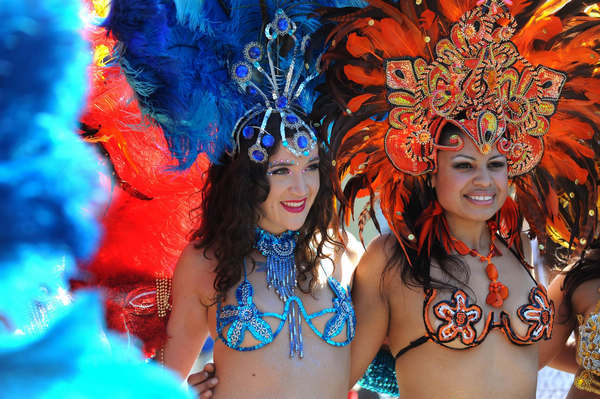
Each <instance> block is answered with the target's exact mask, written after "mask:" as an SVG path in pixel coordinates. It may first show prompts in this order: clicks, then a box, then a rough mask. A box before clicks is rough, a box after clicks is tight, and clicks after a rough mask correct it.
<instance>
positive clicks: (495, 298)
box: [450, 221, 508, 308]
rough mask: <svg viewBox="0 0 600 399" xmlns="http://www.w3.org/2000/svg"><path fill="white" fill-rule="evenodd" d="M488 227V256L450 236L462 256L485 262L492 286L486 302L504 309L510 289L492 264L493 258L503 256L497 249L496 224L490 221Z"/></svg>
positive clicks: (452, 244)
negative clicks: (503, 282)
mask: <svg viewBox="0 0 600 399" xmlns="http://www.w3.org/2000/svg"><path fill="white" fill-rule="evenodd" d="M488 227H489V229H490V249H489V251H488V254H487V255H486V256H484V255H482V254H480V253H479V252H478V251H477V250H475V249H472V248H469V247H468V246H467V244H465V243H464V242H462V241H461V240H459V239H458V238H456V237H453V236H452V235H450V240H451V246H452V249H454V250H455V251H456V252H457V253H458V254H460V255H471V256H473V257H475V258H479V260H480V261H481V262H485V263H486V264H487V265H486V267H485V272H486V274H487V276H488V278H489V279H490V285H489V287H488V291H489V293H488V295H487V297H486V299H485V302H486V303H487V304H488V305H490V306H493V307H495V308H500V307H502V304H503V303H504V300H505V299H506V298H508V287H507V286H505V285H504V284H502V283H501V282H500V281H498V269H497V268H496V265H494V263H493V262H492V258H493V257H494V256H496V255H502V253H501V252H500V251H499V250H498V248H496V245H495V240H496V231H497V230H498V228H497V226H496V223H494V222H492V221H489V222H488Z"/></svg>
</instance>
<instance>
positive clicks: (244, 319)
mask: <svg viewBox="0 0 600 399" xmlns="http://www.w3.org/2000/svg"><path fill="white" fill-rule="evenodd" d="M295 238H296V233H295V232H286V233H284V234H282V235H281V236H279V237H277V236H273V235H272V234H269V233H267V232H265V231H264V230H261V229H257V244H256V248H257V249H258V250H259V251H260V252H261V253H262V254H263V255H265V256H267V264H266V279H267V286H268V287H273V288H274V290H275V292H276V293H277V295H278V296H279V298H280V300H281V301H282V303H283V310H282V312H281V313H276V312H263V311H261V310H259V309H258V307H257V306H256V304H255V303H254V288H253V287H252V284H251V283H250V281H248V278H247V273H246V262H245V260H244V279H243V281H242V282H241V284H240V285H239V286H238V287H237V289H236V291H235V296H236V300H237V305H225V306H223V305H222V303H221V301H218V303H217V335H218V337H219V339H220V340H221V341H223V343H224V344H225V345H226V346H227V347H229V348H232V349H235V350H238V351H252V350H256V349H259V348H262V347H263V346H265V345H268V344H270V343H271V342H273V340H275V338H276V337H277V336H278V335H279V333H280V332H281V331H282V330H283V327H284V325H285V324H286V321H287V322H288V323H287V324H288V330H289V339H290V357H294V355H298V357H300V358H302V357H304V349H303V340H302V320H304V321H305V322H306V324H307V325H308V326H309V327H310V329H311V330H312V331H313V332H314V333H315V335H317V336H318V337H319V338H321V339H322V340H323V341H325V342H326V343H328V344H330V345H333V346H345V345H348V344H349V343H350V342H351V341H352V339H353V338H354V334H355V328H356V316H355V314H354V308H353V306H352V300H351V298H350V294H349V289H345V288H344V287H342V285H341V284H340V283H339V282H338V281H337V280H336V279H335V278H333V277H331V276H329V277H328V278H327V283H328V285H329V288H330V289H331V291H332V292H333V293H334V295H335V296H334V297H333V299H332V306H331V307H328V308H325V309H323V310H320V311H318V312H315V313H308V312H307V311H306V308H305V307H304V304H303V302H302V299H301V298H300V297H299V296H297V295H296V294H295V292H294V288H295V286H296V273H295V270H296V266H295V262H294V249H295V243H296V242H295ZM257 270H259V271H260V269H257ZM328 314H331V317H330V318H329V320H327V322H326V324H325V327H324V328H323V331H320V330H319V329H318V328H317V326H316V325H315V324H314V320H315V319H316V318H318V317H321V316H325V315H328ZM266 318H274V319H275V320H278V324H277V327H276V328H274V329H273V328H272V327H271V326H270V325H269V323H267V322H266V321H265V319H266ZM344 327H346V328H345V330H346V339H345V340H343V341H336V340H334V338H336V337H337V336H338V335H340V334H341V333H342V331H343V330H344ZM246 333H250V334H251V335H252V337H254V339H255V340H257V341H259V343H257V344H254V345H244V339H245V337H246Z"/></svg>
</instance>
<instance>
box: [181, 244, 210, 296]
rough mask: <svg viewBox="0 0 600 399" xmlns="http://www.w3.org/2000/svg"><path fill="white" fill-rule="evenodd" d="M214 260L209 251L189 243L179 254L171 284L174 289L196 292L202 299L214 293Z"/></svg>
mask: <svg viewBox="0 0 600 399" xmlns="http://www.w3.org/2000/svg"><path fill="white" fill-rule="evenodd" d="M215 266H216V258H215V257H214V256H213V255H212V253H211V251H210V250H206V251H205V250H204V249H201V248H196V246H195V243H194V242H191V243H189V244H188V245H187V246H186V247H185V248H184V250H183V252H182V253H181V256H180V257H179V260H178V262H177V266H176V267H175V272H174V273H173V283H174V286H175V287H174V288H175V289H183V290H185V291H192V292H196V293H198V294H199V295H201V296H202V297H205V296H207V294H211V295H212V293H213V291H214V287H213V283H214V279H215V272H214V268H215Z"/></svg>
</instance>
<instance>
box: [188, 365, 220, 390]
mask: <svg viewBox="0 0 600 399" xmlns="http://www.w3.org/2000/svg"><path fill="white" fill-rule="evenodd" d="M187 383H188V384H189V386H190V387H192V389H193V390H194V391H195V392H196V395H197V397H198V399H206V398H211V397H212V395H213V388H214V387H215V386H216V385H217V384H218V383H219V380H218V379H217V377H215V364H214V363H206V364H205V365H204V368H203V369H202V371H199V372H197V373H194V374H192V375H190V376H189V377H188V379H187Z"/></svg>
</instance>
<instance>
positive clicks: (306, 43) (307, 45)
mask: <svg viewBox="0 0 600 399" xmlns="http://www.w3.org/2000/svg"><path fill="white" fill-rule="evenodd" d="M311 44H312V42H311V41H310V39H306V41H305V42H304V46H306V47H310V45H311Z"/></svg>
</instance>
